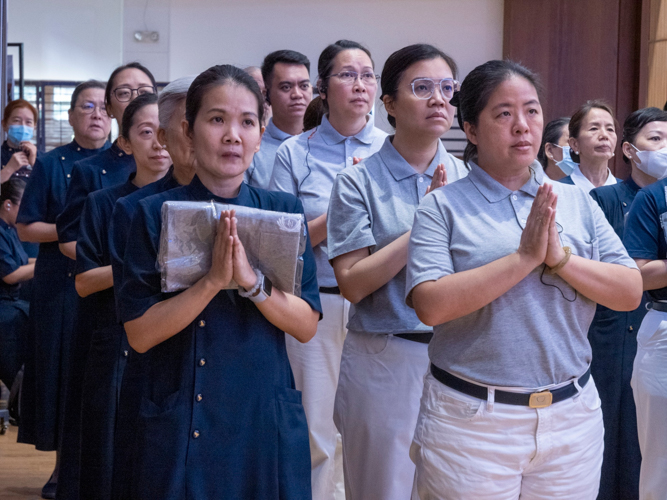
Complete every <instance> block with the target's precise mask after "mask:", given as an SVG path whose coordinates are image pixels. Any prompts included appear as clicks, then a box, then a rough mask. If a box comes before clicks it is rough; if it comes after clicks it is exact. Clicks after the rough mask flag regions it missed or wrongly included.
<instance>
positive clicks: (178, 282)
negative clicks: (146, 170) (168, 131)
mask: <svg viewBox="0 0 667 500" xmlns="http://www.w3.org/2000/svg"><path fill="white" fill-rule="evenodd" d="M232 209H234V210H236V218H237V220H238V224H237V231H238V235H239V239H240V240H241V242H242V243H243V246H244V247H245V250H246V254H247V256H248V261H249V262H250V265H251V266H252V267H253V268H256V269H259V270H260V271H262V273H264V274H265V275H266V276H268V277H269V279H270V280H271V281H272V282H273V286H275V287H276V288H278V289H279V290H282V291H284V292H287V293H293V294H294V295H296V296H297V297H300V296H301V277H302V275H303V253H304V252H305V249H306V221H305V218H304V216H303V215H302V214H290V213H283V212H272V211H269V210H260V209H258V208H249V207H242V206H236V205H225V204H220V203H214V202H212V201H211V202H193V201H166V202H165V203H164V204H163V205H162V232H161V236H160V250H159V253H158V267H159V270H160V272H161V274H162V291H163V292H176V291H178V290H183V289H185V288H188V287H190V286H192V285H194V284H195V283H196V282H197V281H198V280H199V279H200V278H202V277H203V276H204V275H205V274H206V273H207V272H208V271H209V269H210V268H211V258H212V250H213V243H214V242H215V236H216V233H217V228H218V220H219V217H220V213H221V212H222V211H223V210H232ZM225 288H227V289H236V288H238V285H237V284H236V283H235V282H234V281H233V280H232V281H231V282H230V283H229V285H227V286H226V287H225Z"/></svg>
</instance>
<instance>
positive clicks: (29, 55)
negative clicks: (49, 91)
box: [7, 0, 123, 81]
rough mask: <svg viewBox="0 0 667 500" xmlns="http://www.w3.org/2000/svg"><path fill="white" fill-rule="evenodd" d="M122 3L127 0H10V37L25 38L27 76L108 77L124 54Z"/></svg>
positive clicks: (14, 40)
mask: <svg viewBox="0 0 667 500" xmlns="http://www.w3.org/2000/svg"><path fill="white" fill-rule="evenodd" d="M122 8H123V6H122V0H9V6H8V10H7V17H8V37H7V41H8V42H23V43H24V51H25V52H24V53H25V55H24V57H25V77H26V79H29V80H71V81H80V80H87V79H89V78H97V79H100V80H106V79H107V77H108V76H109V74H110V73H111V71H112V70H113V68H114V67H116V66H118V64H120V62H121V60H122V46H121V27H122ZM10 53H13V52H10ZM16 68H17V70H16V72H15V73H16V76H17V77H18V66H16Z"/></svg>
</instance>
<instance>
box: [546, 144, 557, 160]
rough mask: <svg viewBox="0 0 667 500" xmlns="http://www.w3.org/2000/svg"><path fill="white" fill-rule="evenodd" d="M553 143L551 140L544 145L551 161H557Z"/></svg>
mask: <svg viewBox="0 0 667 500" xmlns="http://www.w3.org/2000/svg"><path fill="white" fill-rule="evenodd" d="M552 148H553V145H552V144H551V143H550V142H547V143H546V144H545V145H544V155H545V156H546V157H547V158H548V159H550V160H551V161H556V160H554V154H553V152H552Z"/></svg>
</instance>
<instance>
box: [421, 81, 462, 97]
mask: <svg viewBox="0 0 667 500" xmlns="http://www.w3.org/2000/svg"><path fill="white" fill-rule="evenodd" d="M411 85H412V93H413V94H414V95H415V97H416V98H417V99H430V98H431V97H433V92H435V87H436V85H438V86H439V87H440V93H441V94H442V97H443V98H444V99H445V100H446V101H449V100H450V99H451V98H452V97H454V92H457V91H458V90H459V89H460V85H459V82H457V81H456V80H454V79H452V78H443V79H442V80H433V79H432V78H417V79H415V80H413V81H412V84H411Z"/></svg>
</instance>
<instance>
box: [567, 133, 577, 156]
mask: <svg viewBox="0 0 667 500" xmlns="http://www.w3.org/2000/svg"><path fill="white" fill-rule="evenodd" d="M567 143H568V144H569V145H570V149H571V150H572V151H574V154H575V155H578V154H579V141H578V140H577V139H576V138H574V137H570V138H569V139H568V140H567Z"/></svg>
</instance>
